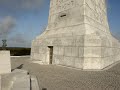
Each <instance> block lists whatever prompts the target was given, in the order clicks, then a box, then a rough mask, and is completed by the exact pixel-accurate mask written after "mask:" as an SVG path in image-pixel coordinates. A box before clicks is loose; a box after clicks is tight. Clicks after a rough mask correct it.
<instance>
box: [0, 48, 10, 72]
mask: <svg viewBox="0 0 120 90" xmlns="http://www.w3.org/2000/svg"><path fill="white" fill-rule="evenodd" d="M10 72H11V63H10V51H6V50H3V51H0V74H4V73H10Z"/></svg>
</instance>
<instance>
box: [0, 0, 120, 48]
mask: <svg viewBox="0 0 120 90" xmlns="http://www.w3.org/2000/svg"><path fill="white" fill-rule="evenodd" d="M49 3H50V0H0V41H1V40H2V39H7V43H8V46H9V47H30V46H31V41H32V40H33V39H34V38H35V37H36V36H38V35H40V33H41V32H42V30H43V29H44V27H45V26H46V25H47V21H48V14H49ZM108 20H109V25H110V30H111V32H112V33H113V35H114V36H116V37H117V38H118V39H120V0H108ZM0 46H2V41H1V42H0Z"/></svg>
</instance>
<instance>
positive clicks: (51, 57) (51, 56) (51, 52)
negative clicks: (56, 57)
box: [49, 46, 53, 64]
mask: <svg viewBox="0 0 120 90" xmlns="http://www.w3.org/2000/svg"><path fill="white" fill-rule="evenodd" d="M49 49H50V51H49V54H50V55H49V60H50V61H49V64H52V60H53V46H49Z"/></svg>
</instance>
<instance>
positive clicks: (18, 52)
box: [0, 47, 31, 56]
mask: <svg viewBox="0 0 120 90" xmlns="http://www.w3.org/2000/svg"><path fill="white" fill-rule="evenodd" d="M0 50H2V47H0ZM6 50H10V55H11V56H24V55H30V52H31V48H22V47H6Z"/></svg>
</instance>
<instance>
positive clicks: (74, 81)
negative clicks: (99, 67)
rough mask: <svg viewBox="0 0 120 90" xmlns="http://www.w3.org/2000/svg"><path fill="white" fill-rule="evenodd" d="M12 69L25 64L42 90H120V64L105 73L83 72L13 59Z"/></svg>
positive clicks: (19, 58)
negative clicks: (45, 89)
mask: <svg viewBox="0 0 120 90" xmlns="http://www.w3.org/2000/svg"><path fill="white" fill-rule="evenodd" d="M11 61H12V69H14V68H16V67H18V66H20V65H21V64H23V68H22V69H25V70H28V71H29V72H30V74H32V75H36V77H37V79H38V82H39V86H40V90H42V88H47V90H120V64H117V65H115V66H114V67H112V68H110V69H108V70H105V71H82V70H75V69H70V68H66V67H61V66H55V65H39V64H32V63H30V59H29V57H11Z"/></svg>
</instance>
